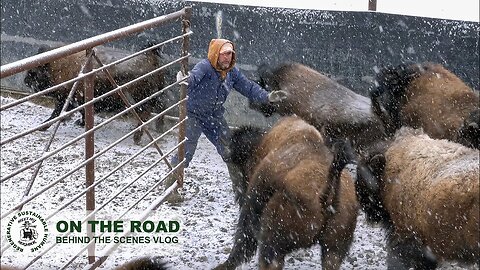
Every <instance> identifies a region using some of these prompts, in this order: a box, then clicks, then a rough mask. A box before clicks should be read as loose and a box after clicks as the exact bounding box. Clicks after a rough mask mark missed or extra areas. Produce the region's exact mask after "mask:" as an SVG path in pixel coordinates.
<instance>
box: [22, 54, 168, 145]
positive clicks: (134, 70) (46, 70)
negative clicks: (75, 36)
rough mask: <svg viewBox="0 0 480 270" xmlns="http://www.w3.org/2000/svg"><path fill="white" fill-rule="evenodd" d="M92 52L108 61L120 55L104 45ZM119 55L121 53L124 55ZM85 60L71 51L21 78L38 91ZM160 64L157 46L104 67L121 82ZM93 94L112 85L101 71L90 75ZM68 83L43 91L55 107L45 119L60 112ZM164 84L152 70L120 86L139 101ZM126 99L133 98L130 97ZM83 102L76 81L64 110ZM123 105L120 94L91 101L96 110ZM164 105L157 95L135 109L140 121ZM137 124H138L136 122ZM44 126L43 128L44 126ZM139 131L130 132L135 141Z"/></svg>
mask: <svg viewBox="0 0 480 270" xmlns="http://www.w3.org/2000/svg"><path fill="white" fill-rule="evenodd" d="M49 49H50V48H46V47H42V48H40V49H39V51H38V52H39V53H42V52H45V51H47V50H49ZM96 55H97V56H98V58H99V59H100V60H101V61H102V62H103V63H104V64H108V63H110V62H113V61H114V60H118V59H120V55H118V54H117V55H113V53H112V52H111V51H110V52H109V51H107V50H106V49H105V48H101V47H99V48H97V49H96ZM124 56H125V55H122V56H121V57H124ZM92 61H93V63H94V68H98V67H99V66H98V65H97V63H96V61H94V60H92ZM85 62H86V55H85V52H79V53H75V54H72V55H69V56H67V57H65V58H62V59H58V60H55V61H52V62H50V63H47V64H44V65H41V66H39V67H36V68H33V69H31V70H29V71H28V72H27V74H26V76H25V79H24V82H25V84H26V85H27V86H28V87H30V88H31V89H32V90H33V91H35V92H40V91H42V90H45V89H47V88H49V87H52V86H55V85H57V84H60V83H62V82H64V81H67V80H70V79H73V78H75V77H77V76H78V74H79V72H80V70H81V67H82V65H84V63H85ZM160 66H161V64H160V53H159V52H158V49H154V50H149V51H147V52H146V53H144V54H141V55H139V56H137V57H135V58H134V59H131V60H127V61H125V62H122V63H120V64H118V65H116V66H112V67H110V68H109V69H108V70H109V72H110V74H112V77H113V79H114V80H115V82H116V83H117V84H118V85H122V84H125V83H127V82H129V81H131V80H133V79H136V78H138V77H139V76H141V75H144V74H145V73H148V72H150V71H152V70H154V69H157V68H159V67H160ZM94 82H95V86H94V96H95V97H97V96H100V95H103V94H105V93H106V92H108V91H111V90H112V89H113V88H114V87H113V85H112V83H111V82H110V81H109V80H108V77H107V75H106V74H105V72H103V71H101V72H99V73H96V75H95V78H94ZM72 85H73V83H72V84H69V85H67V86H65V87H62V88H60V89H57V90H56V91H54V92H49V93H47V94H46V95H48V96H51V97H53V98H54V99H55V109H54V111H53V112H52V114H51V116H50V117H49V118H48V119H47V120H46V121H45V122H47V121H49V120H51V119H53V118H55V117H57V116H59V115H60V113H61V110H62V108H63V106H64V104H65V102H66V100H67V97H68V93H69V92H70V89H71V87H72ZM163 87H164V76H163V74H162V71H160V72H159V73H156V74H155V75H153V76H148V77H147V78H145V79H143V80H140V81H137V82H136V83H133V84H130V85H129V86H127V87H126V88H124V89H123V92H124V93H126V94H128V95H129V96H131V97H132V98H133V100H134V101H135V102H139V101H141V100H143V99H145V98H147V97H149V96H150V95H152V94H154V93H156V92H158V91H160V90H162V89H163ZM130 102H133V101H132V100H130ZM75 103H78V104H82V103H83V85H82V82H80V85H79V86H78V88H77V92H76V93H75V96H74V100H73V101H72V102H71V103H69V104H68V107H67V110H71V109H73V108H74V107H75V106H76V105H77V104H75ZM126 107H127V106H126V105H125V103H124V102H123V101H122V99H121V98H120V96H119V95H118V94H117V93H115V94H113V95H109V96H107V97H105V98H102V99H101V100H100V101H98V102H95V104H94V108H95V111H97V112H105V111H107V112H112V111H119V110H123V109H125V108H126ZM165 108H166V106H165V103H164V102H162V101H161V98H154V99H150V100H148V101H147V102H145V103H143V104H142V105H140V106H139V107H138V109H136V111H137V113H138V114H139V116H140V118H141V119H142V121H146V120H148V119H149V118H150V116H151V113H152V112H153V111H154V110H156V111H163V110H164V109H165ZM77 123H78V124H79V125H81V126H83V125H84V123H85V115H84V113H83V110H82V119H81V120H80V121H78V122H77ZM139 125H140V124H139ZM162 125H163V118H160V119H159V121H158V122H157V127H158V128H162ZM47 128H48V126H47V127H45V128H44V130H45V129H47ZM142 134H143V131H142V130H139V131H137V132H136V133H135V134H134V141H135V142H136V143H138V142H139V141H140V140H141V137H142Z"/></svg>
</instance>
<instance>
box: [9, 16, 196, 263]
mask: <svg viewBox="0 0 480 270" xmlns="http://www.w3.org/2000/svg"><path fill="white" fill-rule="evenodd" d="M190 17H191V8H190V7H186V8H183V9H182V10H179V11H177V12H174V13H171V14H167V15H164V16H159V17H157V18H153V19H150V20H147V21H144V22H141V23H137V24H134V25H131V26H128V27H124V28H120V29H117V30H114V31H111V32H108V33H105V34H102V35H99V36H95V37H91V38H88V39H85V40H82V41H79V42H76V43H72V44H69V45H66V46H63V47H59V48H56V49H53V50H50V51H47V52H44V53H41V54H38V55H35V56H32V57H28V58H26V59H23V60H20V61H16V62H14V63H10V64H6V65H3V66H1V68H0V77H1V78H5V77H8V76H11V75H13V74H16V73H19V72H22V71H26V70H29V69H32V68H35V67H38V66H40V65H44V64H46V63H50V62H52V61H56V60H59V59H62V58H65V57H67V56H69V55H72V54H75V53H78V52H82V51H85V53H86V55H87V61H86V62H85V63H84V64H83V65H82V67H81V72H80V73H79V74H78V76H76V77H75V78H73V79H70V80H67V81H64V82H61V83H58V84H56V85H54V86H52V87H49V88H47V89H44V90H42V91H40V92H37V93H35V94H31V95H28V96H26V97H23V98H19V99H17V100H13V101H12V100H9V101H8V102H7V103H6V104H2V105H1V106H0V113H2V114H3V113H5V112H7V110H15V109H16V108H18V107H19V106H23V105H24V104H25V103H27V102H32V100H34V99H36V98H38V97H41V96H44V95H46V94H49V93H53V92H55V91H60V90H61V89H62V88H64V87H66V86H68V85H72V84H73V85H72V87H71V90H70V93H69V95H68V98H67V102H66V103H65V105H64V106H63V108H62V112H61V113H60V115H59V116H57V117H54V118H52V119H50V120H49V121H46V122H44V123H41V124H39V125H36V126H34V127H28V126H26V127H25V129H24V130H23V131H18V132H16V133H14V134H11V133H10V132H8V133H7V134H6V136H5V137H4V136H2V138H1V141H0V146H1V147H2V151H10V149H11V148H10V147H12V146H13V145H15V144H16V143H21V142H22V141H23V142H24V141H28V140H29V139H31V136H32V134H35V132H38V131H39V130H42V129H45V128H48V127H49V126H51V125H52V124H54V125H55V127H54V129H53V131H52V133H51V135H50V136H49V139H48V140H47V142H46V144H45V146H44V147H43V150H42V151H41V152H38V153H28V155H29V156H28V157H24V158H22V157H18V158H19V160H26V162H19V163H21V164H20V165H19V166H16V167H13V168H12V167H9V168H8V169H6V170H2V175H1V176H0V184H1V185H2V188H11V186H12V185H15V184H16V183H20V182H22V181H24V179H25V177H26V176H27V177H30V179H29V181H28V185H27V187H26V189H25V190H23V194H18V196H15V197H14V198H19V201H18V202H11V201H9V202H8V203H4V201H3V200H2V213H1V216H0V218H1V220H2V223H3V222H4V221H7V220H8V217H11V216H12V215H14V214H16V213H18V212H19V211H21V210H22V209H23V208H24V207H26V208H28V207H37V204H38V201H39V200H38V199H39V198H41V197H42V196H49V194H51V193H52V192H54V193H55V192H57V191H59V190H62V189H66V188H68V182H67V181H66V180H67V179H69V178H71V177H73V175H80V177H83V178H85V186H84V187H83V188H81V187H77V189H76V194H75V195H74V196H72V197H69V198H67V200H63V199H62V200H61V201H58V202H53V203H54V204H55V205H56V208H55V209H53V211H50V212H46V211H45V212H42V215H43V216H44V217H46V218H45V220H47V221H48V220H51V219H52V218H54V217H55V216H57V215H58V214H59V213H60V212H62V211H64V210H67V209H70V208H71V207H72V206H73V205H76V204H78V203H79V201H80V199H81V198H83V197H85V200H86V202H85V210H86V212H87V214H86V215H85V216H84V217H82V218H81V222H82V224H84V223H85V222H87V221H89V220H94V219H95V215H96V214H97V213H98V212H99V211H100V210H102V209H105V208H107V207H109V206H110V205H111V203H112V202H113V201H114V200H118V199H120V200H121V199H122V198H121V196H122V193H123V194H125V193H126V192H128V191H127V189H128V188H129V187H131V186H132V185H134V184H138V182H139V181H140V180H142V179H143V178H144V177H145V175H147V174H148V173H150V172H151V171H152V170H158V168H159V164H160V163H161V162H163V163H165V165H166V171H165V173H164V174H163V175H162V177H161V178H160V180H158V181H155V182H153V183H152V182H150V183H148V188H147V190H146V191H144V192H143V193H142V194H141V195H140V196H139V198H137V199H133V198H132V201H128V202H127V204H128V207H126V209H124V210H123V211H122V213H121V214H120V215H118V216H117V217H116V218H117V219H121V218H125V217H128V216H129V215H130V214H131V213H132V210H137V211H138V210H141V211H142V214H141V218H142V219H145V218H146V217H147V216H148V215H149V213H150V212H151V211H152V209H155V208H156V207H158V205H160V204H161V203H162V202H163V201H165V198H166V197H167V196H168V195H169V194H170V193H171V192H172V191H173V190H174V189H176V188H178V187H181V186H182V185H183V167H184V165H183V163H184V146H183V145H184V142H185V120H186V109H185V104H186V99H187V97H186V83H185V80H186V79H187V78H188V76H184V77H183V79H182V80H180V81H176V82H171V83H170V84H168V85H167V86H165V87H164V88H163V89H161V90H160V91H157V92H155V93H153V94H152V95H149V96H147V97H145V98H144V99H142V100H138V101H136V100H133V98H132V97H131V96H130V95H129V94H128V93H126V92H124V90H125V89H126V88H128V87H131V86H133V85H135V83H137V82H139V81H142V80H144V79H146V78H148V77H151V76H158V73H159V72H162V71H164V70H165V69H167V68H170V69H172V68H175V67H176V68H178V69H177V70H179V71H182V73H183V74H185V75H186V74H188V73H187V71H188V58H189V57H190V54H189V52H188V50H189V36H190V35H191V34H192V32H191V31H190ZM178 21H180V22H181V30H182V32H181V34H179V35H178V36H175V37H172V38H170V39H168V40H165V41H163V42H160V43H157V44H153V45H152V46H149V47H148V48H146V49H143V50H140V51H138V52H135V53H132V54H129V55H127V56H125V57H123V58H121V59H118V60H115V61H112V62H110V63H103V62H102V61H101V60H100V59H99V58H98V57H97V56H96V46H99V45H105V44H107V43H109V42H112V41H115V40H119V39H123V38H126V37H130V36H132V35H135V34H138V33H141V32H143V31H146V30H148V29H153V28H158V27H161V26H163V25H166V24H171V23H174V22H178ZM175 42H177V43H180V45H181V46H180V48H179V49H180V50H179V51H180V55H179V56H177V58H176V59H174V60H172V61H170V62H168V63H165V64H163V65H161V66H160V67H158V68H156V69H154V70H151V71H149V72H146V73H145V74H143V75H140V76H138V77H137V78H135V79H133V80H131V81H129V82H126V83H124V84H122V85H118V84H117V82H116V81H115V78H114V76H112V74H110V73H109V69H110V68H112V67H115V66H117V65H118V64H120V63H123V62H125V61H127V60H129V59H132V58H135V57H138V56H139V55H142V54H144V53H146V52H148V51H151V50H155V49H158V48H160V47H162V46H167V45H172V46H174V45H175ZM93 63H97V65H98V66H99V67H98V68H93ZM99 73H104V74H106V76H107V78H108V80H109V81H110V83H111V85H112V87H111V90H109V91H107V92H106V93H103V94H101V95H98V96H94V87H95V85H94V84H95V82H96V81H95V79H94V76H95V75H96V74H99ZM80 82H83V85H84V89H77V87H78V85H79V83H80ZM173 90H179V91H180V93H179V96H180V98H179V100H178V101H176V102H175V103H174V104H172V105H171V106H169V107H168V108H166V109H165V110H163V111H161V112H159V113H157V114H156V115H155V116H154V117H152V118H151V119H149V120H146V121H144V120H142V118H141V117H140V116H139V114H138V112H137V110H138V109H139V107H140V106H141V105H143V104H144V103H146V102H148V101H149V100H152V99H156V98H158V97H159V96H160V95H161V94H162V93H164V92H166V91H173ZM78 91H82V92H83V96H84V98H85V100H84V102H83V103H82V104H81V105H79V106H77V107H76V108H74V109H72V110H69V111H67V107H68V101H71V100H72V99H73V95H74V93H76V92H78ZM112 95H119V96H120V97H121V99H122V101H123V103H124V106H125V109H124V110H122V111H120V112H118V113H116V114H114V115H113V116H111V117H109V118H107V119H104V120H103V121H102V122H101V123H98V124H96V125H95V123H94V107H93V106H94V104H96V103H97V102H99V101H101V100H102V99H104V98H106V97H109V96H112ZM175 108H178V112H179V117H178V120H177V122H176V123H175V124H174V125H173V126H172V127H171V128H169V129H168V130H166V131H165V132H162V133H160V134H158V135H157V134H153V133H152V132H150V131H149V129H148V127H149V126H150V125H151V124H152V123H154V122H155V121H158V119H159V118H161V117H164V116H165V115H166V114H167V113H168V112H171V111H173V109H175ZM80 110H84V111H85V131H84V132H83V133H81V134H78V135H77V136H75V137H74V138H73V139H70V140H68V139H62V140H61V141H62V143H61V145H60V146H56V147H55V148H54V149H50V148H51V147H52V145H53V142H54V141H55V140H56V139H57V138H59V137H60V136H62V135H59V134H58V132H57V131H58V130H59V129H60V123H61V122H62V121H64V120H66V119H68V118H69V117H70V116H71V115H73V114H74V113H75V112H78V111H80ZM129 113H131V114H133V115H134V118H136V119H137V120H138V121H139V122H140V124H139V125H138V126H137V127H136V128H135V129H133V130H126V131H125V134H123V135H122V136H120V138H118V139H116V140H115V141H113V142H111V143H110V144H109V145H107V146H105V147H103V149H96V147H95V141H94V138H95V133H96V132H97V133H98V132H99V131H102V130H105V129H106V128H107V126H108V125H109V124H110V123H111V122H112V121H114V120H118V119H119V118H120V117H122V116H124V115H127V114H129ZM3 126H4V125H3V123H2V128H3ZM62 128H64V127H62ZM175 129H178V142H177V143H176V144H175V145H174V146H173V147H170V148H169V149H166V150H165V149H162V145H160V144H159V141H160V140H163V139H165V137H166V135H168V134H170V135H171V133H172V132H173V131H174V130H175ZM139 130H144V131H146V132H145V133H146V134H147V137H148V139H149V142H148V143H147V144H146V145H144V146H143V147H141V146H138V148H139V149H138V150H137V151H135V152H133V153H132V154H131V155H129V156H127V157H124V158H123V159H122V160H121V162H119V163H118V164H116V166H112V167H113V168H111V169H110V168H109V169H108V170H107V171H106V172H102V175H101V176H100V177H97V176H96V175H97V174H98V173H97V172H96V170H97V169H98V168H97V167H96V163H95V161H97V160H99V159H101V158H103V156H104V155H105V153H107V152H109V151H112V149H114V148H115V147H117V146H118V145H119V144H121V143H122V142H124V141H125V140H126V139H127V138H129V137H131V136H132V135H134V133H135V132H136V131H139ZM65 141H66V142H65ZM82 141H83V142H84V145H83V148H84V151H85V156H84V158H83V160H77V161H76V163H71V164H70V165H71V166H70V168H69V169H67V170H65V171H62V172H59V173H57V174H58V175H57V176H50V175H49V174H48V170H45V171H46V172H45V171H42V168H43V167H42V166H45V164H44V162H51V163H54V162H55V161H54V160H53V158H55V157H62V156H65V155H67V154H68V153H69V152H72V151H76V150H72V149H73V148H74V147H75V146H76V145H78V144H79V143H81V142H82ZM152 147H154V148H155V149H156V152H157V154H158V156H157V157H156V158H155V160H154V161H152V162H151V163H150V164H147V163H146V164H144V166H143V167H142V168H141V170H140V171H139V172H138V174H137V175H136V176H135V177H133V178H132V179H129V181H127V182H126V183H123V184H121V185H119V186H118V187H116V189H115V190H114V191H113V192H111V193H110V194H109V195H107V196H102V197H101V198H100V197H99V196H97V197H96V196H95V189H96V188H97V189H100V190H102V188H103V187H104V186H102V184H104V183H105V182H106V181H107V180H108V179H110V178H111V177H112V176H113V175H115V174H116V173H117V172H119V171H120V170H122V169H123V168H125V166H127V165H128V164H130V163H132V162H133V161H134V160H135V159H136V158H138V157H139V156H141V155H144V154H145V153H146V152H147V151H148V150H149V149H151V148H152ZM175 153H176V154H177V155H178V156H179V160H181V162H180V163H179V164H175V165H174V166H172V164H170V163H169V162H168V156H169V155H172V154H175ZM5 162H7V161H5ZM2 163H4V160H3V159H2ZM3 165H4V164H2V167H3ZM172 174H176V175H178V176H179V177H178V180H177V182H176V183H174V184H173V185H172V186H170V187H169V188H167V189H166V190H165V191H164V193H163V194H161V195H160V196H158V197H157V198H155V199H154V201H153V203H150V204H149V207H147V208H145V209H143V210H142V209H138V207H139V205H140V204H141V202H142V201H144V200H145V198H147V196H152V193H154V191H156V190H157V189H158V186H159V185H160V184H161V183H162V182H163V181H164V180H165V179H166V178H167V177H169V176H170V175H172ZM39 175H40V180H38V177H37V176H39ZM36 181H42V183H41V184H39V185H37V186H35V185H34V183H36ZM18 192H19V193H21V192H22V190H18ZM96 202H99V204H100V205H98V206H97V205H96V204H95V203H96ZM48 210H50V209H48ZM90 233H91V232H90ZM68 235H69V233H65V234H64V235H63V236H68ZM57 246H58V245H57V244H56V243H54V244H52V245H50V246H48V247H45V248H44V249H43V250H42V252H41V253H40V254H39V255H38V256H36V257H35V258H34V259H33V260H31V261H30V262H29V263H28V264H27V265H25V266H23V268H24V269H27V268H30V267H33V268H38V266H37V267H35V265H37V264H38V263H40V261H41V260H42V257H43V256H44V255H45V254H47V253H48V252H50V251H51V250H53V249H54V248H55V247H57ZM116 247H117V245H114V246H109V247H106V248H105V249H104V250H100V251H97V250H96V249H95V244H94V243H90V244H87V245H84V246H83V247H82V248H80V249H79V250H78V251H77V253H76V254H75V255H74V256H73V257H71V258H70V259H69V260H68V262H67V263H66V264H64V265H63V269H67V268H68V267H70V266H71V264H72V262H74V261H75V260H76V259H77V258H80V257H82V254H84V253H85V250H88V252H87V253H86V256H88V258H89V260H88V264H85V268H89V269H95V268H96V267H98V266H99V265H101V264H102V263H103V262H104V261H105V259H106V258H107V256H108V254H110V253H111V252H113V250H115V248H116ZM9 250H10V245H9V244H8V243H6V244H5V245H3V246H2V247H1V254H2V257H3V256H8V255H7V254H6V253H8V252H9ZM96 252H99V253H100V254H101V256H99V257H97V256H96Z"/></svg>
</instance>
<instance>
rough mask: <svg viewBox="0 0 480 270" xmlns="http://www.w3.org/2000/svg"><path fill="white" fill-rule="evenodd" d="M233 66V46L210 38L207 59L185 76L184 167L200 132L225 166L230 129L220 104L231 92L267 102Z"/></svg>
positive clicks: (174, 161) (175, 161)
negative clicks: (186, 89) (212, 146)
mask: <svg viewBox="0 0 480 270" xmlns="http://www.w3.org/2000/svg"><path fill="white" fill-rule="evenodd" d="M235 63H236V55H235V45H234V44H233V43H232V42H231V41H229V40H226V39H212V40H211V41H210V45H209V48H208V57H207V59H203V60H201V61H200V62H198V63H197V64H196V65H195V66H194V68H193V69H192V70H191V71H190V73H189V75H190V77H189V79H188V92H187V93H188V94H187V95H188V100H187V117H188V119H187V121H186V137H187V141H186V143H185V167H188V166H189V164H190V161H191V160H192V158H193V155H194V153H195V149H196V147H197V143H198V139H199V138H200V135H201V134H202V133H203V134H205V136H206V137H207V139H208V140H209V141H210V142H211V143H212V144H213V145H214V146H215V148H216V149H217V152H218V153H219V154H220V156H221V157H222V159H223V160H224V161H225V162H227V167H228V165H229V163H228V157H229V151H228V145H227V144H228V141H229V136H230V129H229V127H228V124H227V122H226V120H225V117H224V113H225V107H224V103H225V101H226V99H227V97H228V94H229V93H230V92H231V91H233V90H236V91H238V92H239V93H240V94H242V95H243V96H245V97H247V98H248V99H249V100H251V101H252V102H255V103H267V102H269V93H268V92H267V91H266V90H265V89H263V88H262V87H260V86H259V85H258V84H256V83H255V82H253V81H251V80H249V79H248V78H246V77H245V76H244V75H243V74H242V73H241V72H240V70H239V69H238V68H237V67H236V66H235ZM176 164H178V157H177V156H174V157H173V159H172V165H176ZM229 171H230V168H229ZM175 180H176V179H175V177H170V178H169V179H168V180H167V181H166V182H167V183H166V185H167V186H170V185H171V184H172V183H173V182H174V181H175ZM232 181H233V179H232Z"/></svg>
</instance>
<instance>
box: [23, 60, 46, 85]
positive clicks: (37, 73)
mask: <svg viewBox="0 0 480 270" xmlns="http://www.w3.org/2000/svg"><path fill="white" fill-rule="evenodd" d="M23 82H24V83H25V85H26V86H27V87H29V88H31V89H32V90H33V91H35V92H40V91H42V90H45V89H47V88H49V87H52V86H53V80H52V77H51V74H50V72H49V66H48V64H45V65H42V66H39V67H36V68H33V69H30V70H29V71H27V75H26V76H25V78H24V80H23Z"/></svg>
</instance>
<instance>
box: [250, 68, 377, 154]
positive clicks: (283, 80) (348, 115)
mask: <svg viewBox="0 0 480 270" xmlns="http://www.w3.org/2000/svg"><path fill="white" fill-rule="evenodd" d="M258 73H259V77H260V81H259V84H260V85H262V86H263V87H264V88H265V89H267V90H268V91H270V92H272V94H271V96H270V103H269V104H251V105H250V106H251V107H252V108H254V109H256V110H259V111H261V112H262V113H263V114H264V115H265V116H269V115H271V114H273V113H278V114H280V115H292V114H295V115H297V116H299V117H301V118H302V119H304V120H305V121H307V122H308V123H309V124H311V125H313V126H315V127H316V128H317V129H318V130H319V131H320V132H322V135H324V137H325V138H326V140H327V143H328V142H330V141H335V140H336V139H340V140H343V139H348V140H350V141H351V142H352V144H353V145H354V146H355V148H357V149H362V148H365V147H367V146H368V145H370V144H372V143H374V142H376V141H378V140H380V139H383V138H384V137H385V133H384V130H383V125H382V122H381V121H380V119H379V118H378V117H377V116H376V115H375V114H374V113H373V112H372V111H371V104H370V99H369V98H368V97H365V96H362V95H359V94H356V93H355V92H353V91H352V90H350V89H348V88H347V87H345V86H343V85H341V84H339V83H337V82H336V81H334V80H332V79H330V78H328V77H327V76H325V75H324V74H322V73H320V72H318V71H316V70H314V69H312V68H310V67H308V66H305V65H302V64H299V63H283V64H280V65H279V66H277V67H274V68H270V67H267V66H261V67H260V68H259V71H258ZM277 94H281V95H285V96H286V98H282V99H278V100H275V96H276V95H277Z"/></svg>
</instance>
